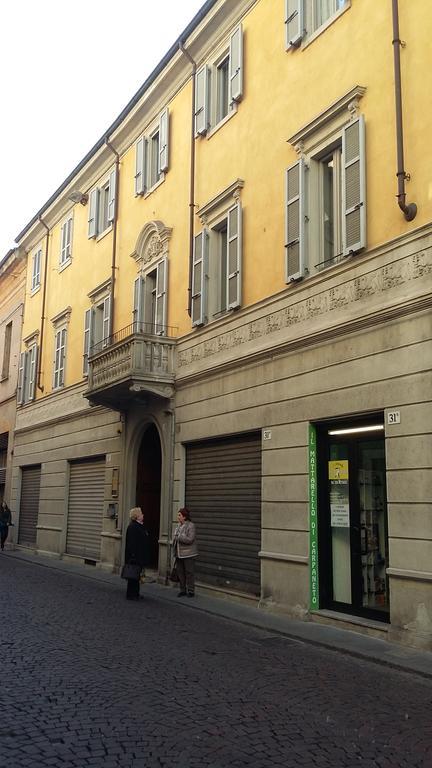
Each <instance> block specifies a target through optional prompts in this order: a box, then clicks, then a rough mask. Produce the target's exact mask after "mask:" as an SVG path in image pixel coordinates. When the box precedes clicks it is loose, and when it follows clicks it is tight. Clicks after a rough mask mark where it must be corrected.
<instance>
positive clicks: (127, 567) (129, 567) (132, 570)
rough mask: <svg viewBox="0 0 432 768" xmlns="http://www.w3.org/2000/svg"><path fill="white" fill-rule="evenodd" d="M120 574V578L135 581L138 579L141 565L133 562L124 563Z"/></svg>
mask: <svg viewBox="0 0 432 768" xmlns="http://www.w3.org/2000/svg"><path fill="white" fill-rule="evenodd" d="M120 575H121V577H122V579H134V580H135V581H138V580H139V577H140V575H141V566H140V565H136V564H135V563H125V564H124V566H123V568H122V569H121V574H120Z"/></svg>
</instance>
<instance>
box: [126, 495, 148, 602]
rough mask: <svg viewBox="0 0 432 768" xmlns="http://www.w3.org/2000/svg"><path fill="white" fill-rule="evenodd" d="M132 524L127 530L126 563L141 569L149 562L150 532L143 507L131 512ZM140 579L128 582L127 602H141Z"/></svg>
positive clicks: (135, 508)
mask: <svg viewBox="0 0 432 768" xmlns="http://www.w3.org/2000/svg"><path fill="white" fill-rule="evenodd" d="M129 517H130V523H129V525H128V527H127V530H126V549H125V563H126V564H128V565H139V566H141V568H144V566H145V565H146V564H147V560H148V531H146V529H145V528H144V525H143V523H144V515H143V513H142V509H141V507H134V508H133V509H131V511H130V512H129ZM139 592H140V577H139V575H138V578H137V579H128V580H127V590H126V598H127V600H139V597H140V593H139Z"/></svg>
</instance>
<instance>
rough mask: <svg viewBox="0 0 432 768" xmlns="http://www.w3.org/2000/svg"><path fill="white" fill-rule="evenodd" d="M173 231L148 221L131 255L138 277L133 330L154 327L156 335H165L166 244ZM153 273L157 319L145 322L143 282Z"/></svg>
mask: <svg viewBox="0 0 432 768" xmlns="http://www.w3.org/2000/svg"><path fill="white" fill-rule="evenodd" d="M171 235H172V228H171V227H166V226H165V224H164V223H163V222H162V221H149V222H147V224H145V226H144V227H143V228H142V230H141V232H140V234H139V235H138V239H137V242H136V246H135V250H134V251H133V252H132V253H131V254H130V256H131V258H133V259H134V260H135V263H136V269H137V277H136V278H135V280H134V285H133V300H132V323H133V326H134V328H135V327H137V329H141V328H142V329H143V330H145V329H146V327H147V326H150V325H153V326H154V329H153V332H155V333H156V335H160V336H163V335H166V334H167V311H168V307H167V296H168V264H169V242H170V239H171ZM155 271H156V310H155V311H156V317H155V318H151V319H147V321H146V318H145V307H144V294H145V281H146V278H147V276H148V275H150V273H153V272H155ZM158 321H160V322H158Z"/></svg>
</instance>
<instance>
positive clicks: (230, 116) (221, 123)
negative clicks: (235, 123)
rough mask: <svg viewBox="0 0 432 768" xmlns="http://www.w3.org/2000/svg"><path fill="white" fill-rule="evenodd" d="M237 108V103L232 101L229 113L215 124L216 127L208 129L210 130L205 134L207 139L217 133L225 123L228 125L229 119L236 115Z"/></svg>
mask: <svg viewBox="0 0 432 768" xmlns="http://www.w3.org/2000/svg"><path fill="white" fill-rule="evenodd" d="M237 107H238V102H237V101H234V102H233V107H232V109H231V110H230V112H228V114H227V115H225V117H223V118H222V120H220V121H219V122H218V123H216V125H214V126H212V128H210V130H209V131H208V132H207V133H206V138H207V139H211V137H212V136H214V135H215V133H217V132H218V131H219V130H220V129H221V128H222V127H223V126H224V125H225V124H226V123H228V122H229V121H230V120H231V118H233V117H234V115H236V114H237Z"/></svg>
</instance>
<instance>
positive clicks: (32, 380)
mask: <svg viewBox="0 0 432 768" xmlns="http://www.w3.org/2000/svg"><path fill="white" fill-rule="evenodd" d="M37 352H38V348H37V345H36V344H33V346H32V347H31V348H30V350H29V353H28V355H29V366H28V372H29V373H28V399H29V400H34V398H35V392H36V365H37Z"/></svg>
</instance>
